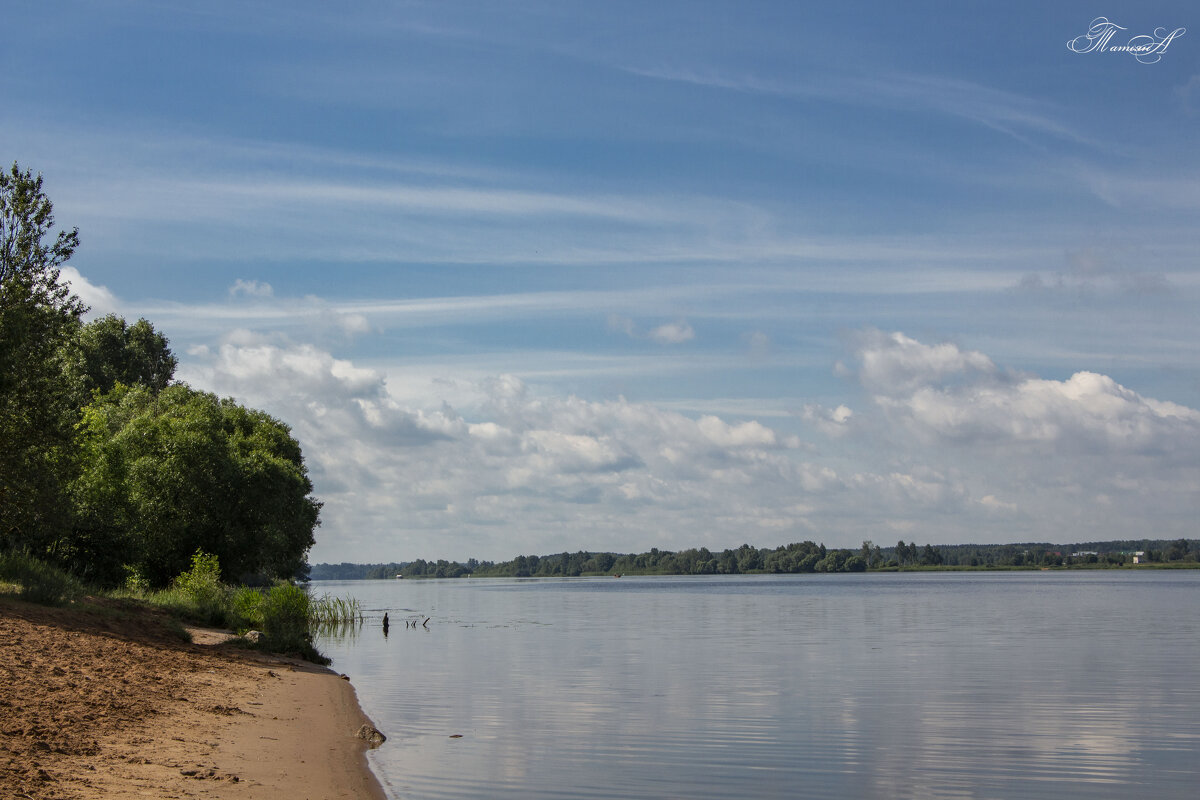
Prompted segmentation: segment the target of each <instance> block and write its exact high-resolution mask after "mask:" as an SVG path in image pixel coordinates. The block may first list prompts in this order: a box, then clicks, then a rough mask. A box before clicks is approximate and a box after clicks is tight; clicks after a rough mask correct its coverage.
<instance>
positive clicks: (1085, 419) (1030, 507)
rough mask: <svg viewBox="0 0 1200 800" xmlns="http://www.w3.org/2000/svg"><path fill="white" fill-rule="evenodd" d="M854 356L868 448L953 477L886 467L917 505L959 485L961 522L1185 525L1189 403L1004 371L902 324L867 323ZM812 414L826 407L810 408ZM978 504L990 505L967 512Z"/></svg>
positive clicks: (1195, 450) (1099, 530) (1119, 527)
mask: <svg viewBox="0 0 1200 800" xmlns="http://www.w3.org/2000/svg"><path fill="white" fill-rule="evenodd" d="M854 361H855V365H854V366H853V367H850V366H843V369H844V371H845V372H847V373H848V374H850V375H853V376H856V377H857V378H858V379H859V382H860V384H861V386H862V387H863V388H864V389H865V390H866V391H867V394H868V399H869V401H870V404H871V406H872V407H873V408H874V413H875V415H876V416H877V417H878V419H876V420H875V421H874V424H872V425H863V426H862V430H863V431H864V432H865V435H869V436H870V437H871V439H870V441H869V446H870V447H871V448H872V450H873V451H874V452H875V454H876V457H877V458H891V459H893V460H896V461H901V460H903V461H905V462H916V463H923V464H924V465H926V468H932V469H935V471H936V470H938V469H940V470H942V473H941V474H945V475H951V474H953V475H955V476H957V477H954V478H953V479H952V481H951V483H952V484H954V485H957V486H958V487H959V488H958V489H953V490H951V489H950V488H948V487H942V488H937V489H936V491H934V490H933V487H929V486H926V484H927V483H929V481H927V480H925V479H921V480H919V481H916V482H908V481H897V480H896V479H895V478H894V476H893V480H892V481H891V482H892V484H894V488H896V490H897V491H900V490H902V491H903V493H906V494H907V495H908V497H909V500H910V501H911V503H912V505H913V507H914V508H915V507H917V506H919V505H920V501H921V498H923V497H931V498H934V499H936V500H937V501H938V504H939V505H941V506H942V508H943V509H946V508H952V507H954V501H955V498H956V497H957V498H959V499H961V500H962V501H963V502H962V503H961V504H960V505H961V514H962V515H963V516H962V517H961V518H959V519H958V522H959V524H962V523H963V522H965V521H966V520H967V519H973V524H976V525H985V524H988V519H989V518H991V519H993V520H1000V519H1010V520H1014V521H1017V522H1018V524H1019V525H1020V526H1021V527H1020V529H1021V530H1022V531H1023V533H1024V534H1025V536H1024V538H1026V539H1028V538H1030V537H1033V538H1041V539H1045V540H1048V541H1063V540H1069V539H1071V538H1075V539H1104V538H1121V537H1127V536H1141V535H1148V533H1147V532H1148V531H1150V530H1151V529H1153V530H1154V531H1155V532H1156V533H1155V535H1159V534H1162V535H1182V534H1183V533H1184V531H1183V530H1182V528H1181V527H1180V525H1179V520H1180V519H1182V518H1185V517H1186V516H1187V515H1189V514H1193V513H1194V511H1195V508H1196V504H1195V501H1194V500H1192V499H1191V497H1192V494H1191V490H1190V489H1189V488H1188V487H1189V486H1191V485H1194V483H1195V482H1196V481H1197V480H1200V411H1197V410H1196V409H1192V408H1189V407H1187V406H1183V405H1180V404H1178V403H1173V402H1170V401H1166V400H1158V399H1155V398H1152V397H1146V396H1144V395H1142V394H1139V393H1138V392H1136V391H1134V390H1132V389H1130V388H1128V387H1126V386H1123V385H1121V384H1120V383H1118V382H1117V381H1115V380H1114V379H1113V378H1112V377H1110V376H1107V375H1101V374H1097V373H1095V372H1088V371H1080V372H1076V373H1075V374H1074V375H1072V376H1071V377H1069V378H1067V379H1065V380H1054V379H1047V378H1041V377H1037V376H1031V375H1023V374H1019V373H1014V372H1010V371H1005V370H1001V369H1000V368H998V367H997V366H996V365H995V364H994V363H993V362H992V361H991V360H990V359H989V358H987V357H986V356H985V355H983V354H982V353H979V352H977V351H972V350H968V349H965V348H962V347H960V346H958V345H955V344H952V343H941V344H934V345H928V344H924V343H921V342H918V341H916V340H914V339H911V338H910V337H907V336H905V335H903V334H901V333H889V334H885V333H880V332H878V331H871V332H868V333H867V334H865V335H864V336H862V337H861V338H860V339H859V340H858V348H857V350H856V352H855V357H854ZM810 416H811V417H812V418H813V419H814V420H815V421H818V422H819V421H821V419H822V415H821V414H820V413H819V410H818V409H814V410H813V411H811V412H810ZM939 465H940V466H939ZM946 470H950V471H946ZM871 480H873V481H877V480H878V478H877V477H873V478H872V479H871ZM941 483H943V482H942V481H941V480H940V479H939V480H935V481H933V484H935V485H936V484H941ZM971 498H975V499H974V500H973V501H971V502H967V501H968V500H970V499H971ZM1001 498H1003V499H1001ZM973 508H974V509H978V510H980V511H983V512H986V516H985V517H983V518H979V517H974V518H973V517H972V514H973V513H974V512H973V511H972V509H973ZM935 520H936V518H930V519H928V520H927V521H926V525H927V527H930V528H933V527H935V524H936V521H935ZM1166 530H1170V531H1172V532H1173V533H1172V534H1166V533H1164V531H1166ZM950 532H951V537H949V538H952V539H961V538H962V536H961V534H959V535H954V534H953V528H951V529H950ZM1035 532H1036V533H1035ZM1012 535H1013V534H1012V533H1011V532H1009V533H1007V536H1008V537H1011V536H1012ZM972 538H974V537H972Z"/></svg>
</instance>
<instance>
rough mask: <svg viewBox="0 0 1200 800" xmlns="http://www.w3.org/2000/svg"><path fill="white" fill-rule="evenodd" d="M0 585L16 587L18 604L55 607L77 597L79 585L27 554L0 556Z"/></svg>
mask: <svg viewBox="0 0 1200 800" xmlns="http://www.w3.org/2000/svg"><path fill="white" fill-rule="evenodd" d="M0 581H3V582H5V583H13V584H16V585H17V586H19V587H20V591H19V596H20V597H21V599H22V600H28V601H30V602H32V603H41V604H42V605H49V606H58V605H62V604H64V603H69V602H71V601H72V600H75V599H77V598H79V597H81V596H82V595H83V593H84V588H83V584H81V583H80V582H79V581H78V580H77V579H76V578H75V577H74V576H72V575H70V574H68V573H66V572H63V571H62V570H61V569H59V568H58V567H55V566H51V565H50V564H47V563H46V562H44V561H41V560H39V559H37V558H34V557H33V556H32V555H30V554H29V552H28V551H17V552H12V553H0Z"/></svg>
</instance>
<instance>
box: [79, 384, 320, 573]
mask: <svg viewBox="0 0 1200 800" xmlns="http://www.w3.org/2000/svg"><path fill="white" fill-rule="evenodd" d="M80 427H81V464H82V468H81V471H80V476H79V478H78V480H77V481H75V483H74V484H73V486H72V490H73V491H72V496H73V500H74V503H75V507H76V509H77V520H76V524H75V526H74V529H73V535H72V536H71V537H70V538H69V540H68V541H67V542H66V543H65V547H67V548H68V549H70V550H71V557H72V560H74V561H76V562H77V563H79V564H81V565H86V568H87V569H89V570H91V572H92V574H90V575H88V577H91V578H92V579H94V580H97V581H100V582H109V583H111V582H113V581H114V579H117V578H119V575H118V574H117V573H118V571H119V570H120V569H122V568H123V567H124V566H125V565H129V566H132V567H134V568H135V569H137V571H138V572H139V573H140V574H141V575H142V576H143V577H144V578H145V579H147V580H148V581H149V582H150V583H151V584H152V585H155V586H162V585H165V584H166V583H167V582H168V581H169V580H170V579H171V578H172V577H173V576H175V575H177V574H179V573H180V572H182V571H183V570H184V569H186V568H187V565H188V559H190V557H191V555H192V554H193V553H195V551H196V550H197V549H201V550H204V551H205V552H206V553H211V554H213V555H216V556H217V557H218V559H219V560H220V563H221V567H222V571H223V572H224V575H225V578H226V579H227V580H229V579H237V578H240V577H242V576H244V575H246V574H265V575H268V576H271V577H278V578H287V577H290V576H291V575H293V574H294V573H295V572H296V571H297V570H298V569H300V568H301V567H302V565H303V564H304V560H305V556H306V554H307V552H308V549H309V548H310V547H311V546H312V544H313V529H314V528H315V527H316V525H317V524H318V519H319V511H320V503H318V502H317V501H316V500H315V499H313V498H312V497H311V496H310V493H311V491H312V483H311V482H310V481H309V479H308V473H307V469H306V468H305V466H304V459H303V456H302V454H301V451H300V445H299V444H298V443H297V442H296V440H295V439H293V438H292V436H291V434H290V431H289V430H288V428H287V426H286V425H284V424H283V423H281V422H279V421H278V420H275V419H273V418H272V417H270V416H268V415H267V414H265V413H263V412H261V411H254V410H252V409H247V408H244V407H242V406H239V405H237V404H236V403H234V402H233V401H231V400H218V399H217V398H216V397H215V396H214V395H211V394H207V393H205V392H198V391H195V390H193V389H191V388H189V387H187V386H183V385H176V386H170V387H168V388H166V389H164V390H163V391H162V392H159V393H154V392H153V391H151V390H150V389H149V388H147V387H141V386H139V387H128V386H124V385H119V386H118V387H117V388H116V389H114V390H113V391H112V392H110V393H108V394H106V395H101V396H99V397H97V399H96V400H95V402H93V403H92V404H91V405H89V406H88V407H87V408H86V409H85V410H84V413H83V422H82V423H81V426H80ZM97 553H99V554H100V556H97Z"/></svg>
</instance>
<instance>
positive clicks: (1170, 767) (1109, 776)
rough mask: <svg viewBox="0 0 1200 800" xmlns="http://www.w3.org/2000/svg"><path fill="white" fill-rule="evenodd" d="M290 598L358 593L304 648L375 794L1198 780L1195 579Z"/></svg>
mask: <svg viewBox="0 0 1200 800" xmlns="http://www.w3.org/2000/svg"><path fill="white" fill-rule="evenodd" d="M312 590H313V593H314V594H318V595H319V594H321V593H329V594H334V595H339V596H343V597H348V596H349V597H355V598H357V599H358V600H359V601H360V602H361V603H362V604H363V607H364V610H365V612H366V614H367V621H366V622H365V623H364V624H363V626H362V627H361V628H357V629H351V630H348V631H343V632H341V633H340V634H338V635H326V636H322V637H320V639H319V641H318V646H319V648H320V649H321V650H322V651H323V652H325V653H326V654H327V655H328V656H330V657H331V658H332V659H333V668H334V669H336V670H338V671H340V672H344V673H347V674H348V675H350V677H351V679H352V680H353V682H354V685H355V687H356V688H357V690H358V694H359V699H360V701H361V703H362V705H363V708H364V710H365V711H366V712H367V713H368V715H370V716H371V717H372V719H373V720H374V721H375V723H376V725H377V726H378V727H379V728H380V730H382V731H383V732H384V733H386V734H387V736H388V737H389V738H388V741H387V742H386V743H385V744H384V745H383V746H382V747H381V748H379V749H378V750H376V751H373V752H372V754H371V763H372V768H373V769H374V770H375V772H376V774H377V775H378V776H379V777H380V780H381V782H382V783H383V784H384V786H385V789H386V790H387V791H388V792H389V794H390V796H392V797H394V798H397V799H399V798H404V800H432V799H433V798H455V800H468V799H470V798H481V799H482V798H488V800H495V799H496V798H522V800H524V799H526V798H547V799H549V798H580V799H582V798H588V800H597V799H608V798H611V799H612V800H616V799H617V798H621V799H622V800H629V799H634V800H637V799H638V798H645V799H646V800H666V798H689V799H690V798H738V799H739V800H757V799H759V798H764V799H765V798H782V797H805V798H1053V799H1054V800H1066V798H1089V800H1094V799H1095V798H1130V797H1154V798H1158V799H1159V800H1166V799H1169V798H1189V800H1190V799H1191V798H1194V797H1195V796H1196V791H1197V788H1196V787H1197V786H1198V785H1200V761H1198V756H1200V622H1198V614H1197V612H1200V572H1196V571H1186V572H1184V571H1170V572H1166V571H1154V572H1150V571H1147V572H1133V571H1093V572H1006V573H952V572H951V573H903V574H859V575H801V576H725V577H718V576H705V577H695V578H691V577H624V578H620V579H616V578H592V579H589V578H583V579H580V578H574V579H562V580H554V579H513V580H504V579H473V578H472V579H462V578H460V579H454V580H393V581H345V582H341V581H318V582H314V583H313V585H312ZM385 612H386V613H387V614H388V615H389V619H390V622H391V628H390V632H389V635H388V636H386V637H385V636H384V634H383V630H382V624H381V623H382V617H383V614H384V613H385ZM427 618H428V623H427V625H426V624H425V620H426V619H427ZM406 622H407V623H411V624H412V626H413V627H406Z"/></svg>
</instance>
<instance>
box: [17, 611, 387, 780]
mask: <svg viewBox="0 0 1200 800" xmlns="http://www.w3.org/2000/svg"><path fill="white" fill-rule="evenodd" d="M173 627H174V631H173V630H172V628H173ZM191 630H192V631H193V636H194V642H193V643H186V642H184V641H183V640H182V639H181V638H180V637H179V635H178V627H177V626H172V625H171V623H170V621H169V620H167V619H166V617H165V615H162V614H160V613H158V612H156V611H154V610H150V609H145V608H141V607H135V606H132V605H130V604H123V603H118V602H112V601H103V600H94V599H93V600H89V601H87V602H85V603H81V604H78V605H76V606H75V607H70V608H48V607H44V606H37V605H31V604H28V603H24V602H21V601H18V600H12V599H8V598H3V599H0V720H2V721H0V800H3V799H6V798H24V797H37V798H47V800H73V799H74V798H90V797H97V796H102V797H105V798H116V799H117V800H125V798H130V799H131V798H144V797H147V796H154V797H160V798H191V797H200V796H203V797H206V798H217V800H225V798H229V799H230V800H234V799H238V798H255V799H256V800H257V798H264V799H265V800H274V799H275V798H278V799H279V800H284V798H286V800H298V799H299V798H310V797H311V798H314V799H315V798H370V800H385V797H386V796H385V794H384V792H383V788H382V786H381V784H380V783H379V781H378V779H377V778H376V777H375V775H374V774H373V773H372V772H371V771H370V768H369V766H368V763H367V758H366V751H367V749H368V748H369V745H368V743H367V742H366V741H364V740H362V739H358V738H356V737H355V733H356V732H357V731H358V729H359V728H360V727H361V726H362V725H364V724H365V725H370V724H371V722H370V720H369V719H368V718H367V716H366V715H365V714H364V713H363V711H362V709H361V708H360V706H359V704H358V699H357V695H356V694H355V691H354V687H353V686H352V685H351V684H350V682H349V681H348V680H347V679H345V678H343V677H342V676H339V675H338V674H337V673H335V672H333V671H331V670H329V669H327V668H325V667H321V666H318V665H315V664H311V663H309V662H306V661H302V660H299V659H294V658H287V657H281V656H273V655H268V654H263V653H259V652H257V651H252V650H246V649H243V648H239V647H236V646H233V645H231V644H227V643H224V640H225V638H227V637H225V636H223V635H222V634H221V633H220V632H217V631H208V630H204V629H191Z"/></svg>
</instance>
